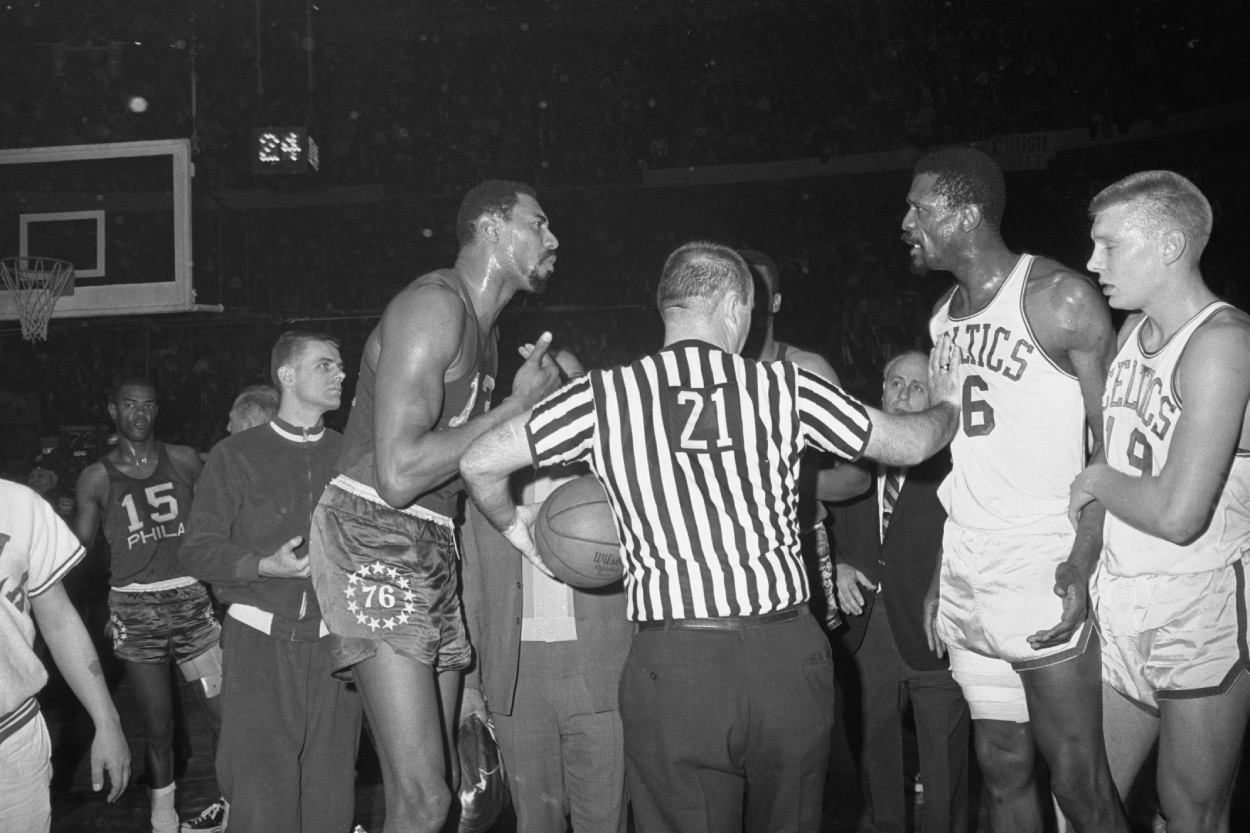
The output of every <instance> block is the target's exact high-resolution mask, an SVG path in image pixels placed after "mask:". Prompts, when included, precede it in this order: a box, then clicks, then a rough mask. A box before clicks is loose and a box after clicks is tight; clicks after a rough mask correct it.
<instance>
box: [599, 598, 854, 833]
mask: <svg viewBox="0 0 1250 833" xmlns="http://www.w3.org/2000/svg"><path fill="white" fill-rule="evenodd" d="M709 621H710V622H711V625H707V626H705V627H690V626H689V625H694V626H698V625H699V624H700V623H708V622H709ZM683 625H687V626H683ZM620 700H621V721H622V723H623V724H624V730H625V756H626V773H627V777H628V779H629V789H630V796H631V801H632V803H633V810H634V821H635V825H636V827H637V829H638V831H639V833H668V831H679V833H731V831H733V832H736V831H741V830H745V831H746V833H763V831H813V833H815V831H818V830H819V829H820V807H821V799H822V797H823V794H824V782H825V767H826V765H827V764H828V758H829V734H830V728H831V727H832V724H833V661H832V658H831V651H830V648H829V642H828V640H827V639H826V637H825V635H824V632H823V631H822V630H821V628H820V626H819V625H818V624H817V623H816V620H815V619H814V618H813V617H812V615H811V613H809V612H808V610H807V606H806V605H800V606H799V607H798V608H794V609H792V610H791V611H785V612H782V613H780V614H771V615H765V616H760V617H743V618H741V619H736V620H724V619H722V620H691V621H690V622H682V621H670V622H667V623H664V622H654V623H643V624H642V625H641V626H640V629H639V632H638V633H637V634H636V635H635V636H634V641H633V645H632V646H631V648H630V653H629V659H628V661H627V662H626V664H625V671H624V674H623V675H622V677H621V691H620Z"/></svg>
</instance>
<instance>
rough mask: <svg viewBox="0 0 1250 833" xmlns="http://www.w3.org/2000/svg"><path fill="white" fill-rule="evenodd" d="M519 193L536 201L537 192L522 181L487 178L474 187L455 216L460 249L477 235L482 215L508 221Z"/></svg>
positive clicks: (462, 201) (461, 203)
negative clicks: (478, 223) (478, 222)
mask: <svg viewBox="0 0 1250 833" xmlns="http://www.w3.org/2000/svg"><path fill="white" fill-rule="evenodd" d="M521 194H525V195H526V196H528V197H533V198H534V199H538V192H536V191H535V190H534V189H533V188H531V187H530V186H528V185H526V184H525V183H524V182H512V181H510V180H506V179H488V180H486V181H485V182H483V183H481V184H480V185H475V186H473V188H472V189H471V190H470V191H469V193H467V194H465V195H464V199H463V200H461V201H460V210H459V211H458V212H457V213H456V239H457V240H459V241H460V246H461V248H463V247H465V246H467V245H469V244H470V243H472V242H473V238H474V237H476V236H477V221H478V220H479V219H480V218H481V217H482V215H483V214H490V215H492V216H499V217H502V218H503V219H505V220H507V219H508V218H509V217H511V216H512V209H514V208H516V204H517V200H518V199H519V198H520V196H521Z"/></svg>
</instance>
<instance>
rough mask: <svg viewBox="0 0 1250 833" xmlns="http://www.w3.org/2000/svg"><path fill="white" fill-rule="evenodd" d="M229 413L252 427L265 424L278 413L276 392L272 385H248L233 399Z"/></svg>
mask: <svg viewBox="0 0 1250 833" xmlns="http://www.w3.org/2000/svg"><path fill="white" fill-rule="evenodd" d="M230 412H231V413H232V414H233V413H235V412H237V413H238V415H239V417H240V418H241V419H242V420H243V421H245V422H248V423H250V424H252V425H261V424H263V423H266V422H268V421H269V420H271V419H273V415H274V414H276V413H277V412H278V391H277V389H275V388H274V387H273V386H272V385H248V386H247V387H245V388H244V389H243V390H241V391H239V395H238V396H236V397H235V398H234V404H233V405H231V406H230Z"/></svg>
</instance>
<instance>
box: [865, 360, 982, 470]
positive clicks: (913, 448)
mask: <svg viewBox="0 0 1250 833" xmlns="http://www.w3.org/2000/svg"><path fill="white" fill-rule="evenodd" d="M959 359H960V356H959V348H958V347H956V346H955V345H954V344H952V343H951V341H950V339H949V338H948V337H947V336H945V335H943V336H942V337H941V338H940V339H939V340H938V343H937V346H936V347H934V348H933V352H931V353H930V354H929V397H930V400H931V401H932V402H933V406H932V407H931V408H929V409H928V410H925V411H920V412H919V413H911V414H887V413H885V412H884V411H879V410H877V409H876V408H867V407H866V410H867V411H868V416H869V418H870V419H871V420H872V434H871V435H869V437H868V444H867V445H866V446H865V447H864V456H865V457H869V458H871V459H873V460H879V461H881V462H882V463H885V464H886V465H889V466H914V465H917V464H919V463H922V462H924V461H925V460H927V459H929V458H930V457H932V456H933V455H934V454H936V453H937V452H938V451H939V450H940V449H942V448H945V447H946V446H947V445H949V444H950V441H951V440H952V439H954V438H955V432H956V431H957V430H958V428H959V402H960V389H961V385H960V381H961V379H960V376H961V365H962V363H961V362H960V361H959Z"/></svg>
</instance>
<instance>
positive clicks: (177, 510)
mask: <svg viewBox="0 0 1250 833" xmlns="http://www.w3.org/2000/svg"><path fill="white" fill-rule="evenodd" d="M156 448H157V452H156V453H157V457H156V469H155V470H154V471H153V472H152V474H151V475H150V476H148V477H146V478H144V479H142V480H140V479H137V478H134V477H128V476H127V475H125V474H122V472H121V471H119V470H118V468H117V467H116V466H115V465H113V464H112V463H111V462H109V459H108V457H101V458H100V461H101V462H102V463H103V464H104V470H105V471H106V472H108V477H109V496H108V502H107V503H105V504H104V537H105V538H107V539H108V542H109V549H111V550H112V553H113V558H112V571H113V574H112V576H111V577H110V578H109V584H110V586H112V587H125V586H127V585H131V584H153V583H155V582H158V581H167V580H169V579H174V578H181V577H183V576H185V575H186V574H187V573H186V570H184V569H183V568H182V565H181V564H179V563H178V546H179V544H180V543H181V542H182V534H183V533H184V532H185V531H186V522H187V516H188V515H190V513H191V493H192V492H191V484H190V483H188V482H187V481H186V480H185V479H184V478H183V477H182V475H181V474H179V473H178V470H177V469H176V468H175V467H174V464H173V461H171V460H170V459H169V452H168V451H167V450H166V448H165V444H164V443H160V442H158V443H157V444H156Z"/></svg>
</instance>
